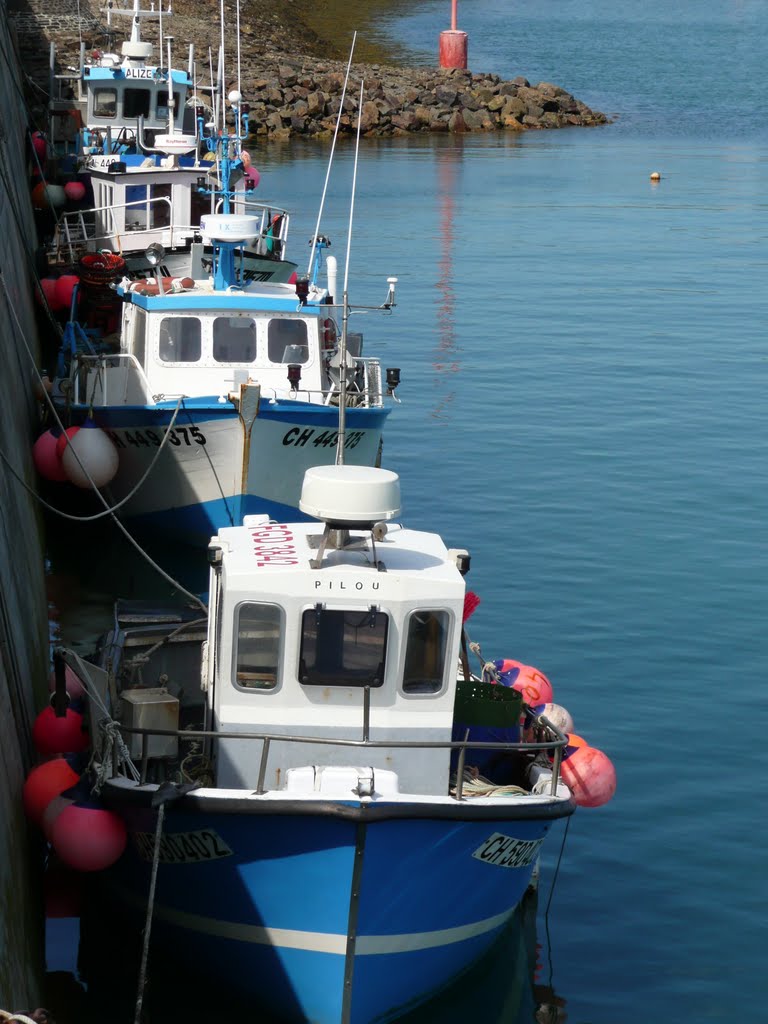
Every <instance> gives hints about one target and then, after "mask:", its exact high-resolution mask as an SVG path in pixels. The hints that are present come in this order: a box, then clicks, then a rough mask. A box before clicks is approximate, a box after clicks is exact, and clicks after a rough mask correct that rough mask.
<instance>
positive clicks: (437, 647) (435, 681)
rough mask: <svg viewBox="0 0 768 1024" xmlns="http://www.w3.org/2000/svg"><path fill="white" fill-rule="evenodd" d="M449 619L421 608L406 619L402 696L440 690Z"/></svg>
mask: <svg viewBox="0 0 768 1024" xmlns="http://www.w3.org/2000/svg"><path fill="white" fill-rule="evenodd" d="M449 625H450V618H449V615H448V612H444V611H443V612H441V611H430V610H427V609H423V608H420V609H419V610H418V611H415V612H411V614H410V615H409V616H408V625H407V634H406V641H405V668H404V669H403V693H437V692H438V691H439V690H441V689H442V688H443V679H444V676H445V659H446V651H447V648H448V632H449Z"/></svg>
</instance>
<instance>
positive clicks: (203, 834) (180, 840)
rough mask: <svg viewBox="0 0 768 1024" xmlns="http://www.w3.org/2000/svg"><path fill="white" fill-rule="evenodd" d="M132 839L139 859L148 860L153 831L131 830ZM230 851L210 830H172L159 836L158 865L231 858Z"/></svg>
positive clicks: (195, 862)
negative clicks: (132, 831)
mask: <svg viewBox="0 0 768 1024" xmlns="http://www.w3.org/2000/svg"><path fill="white" fill-rule="evenodd" d="M133 841H134V844H135V845H136V849H137V850H138V853H139V856H140V857H141V858H142V860H148V861H151V860H152V857H153V856H154V852H155V835H154V833H153V832H134V833H133ZM231 856H232V851H231V850H230V848H229V847H228V846H227V844H226V843H225V842H224V840H223V839H222V838H221V836H220V835H218V833H216V832H214V831H213V830H212V829H209V828H208V829H201V830H200V831H198V832H171V833H167V834H166V835H164V836H162V837H161V839H160V863H161V864H197V863H199V862H200V861H204V860H219V859H220V858H222V857H231Z"/></svg>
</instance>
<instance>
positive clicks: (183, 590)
mask: <svg viewBox="0 0 768 1024" xmlns="http://www.w3.org/2000/svg"><path fill="white" fill-rule="evenodd" d="M0 283H2V286H3V292H4V294H5V299H6V305H7V306H8V308H9V310H10V311H11V315H12V316H13V319H14V321H15V322H16V327H17V328H18V332H19V337H20V338H21V341H22V343H23V345H24V348H25V349H26V352H27V355H28V356H29V359H30V362H31V363H32V366H33V368H34V371H35V374H36V376H37V378H38V381H39V382H40V384H41V385H42V377H41V376H40V374H39V373H38V371H37V366H36V365H35V359H34V355H33V354H32V351H31V349H30V347H29V344H28V342H27V338H26V335H25V334H24V328H23V327H22V325H21V322H20V321H19V318H18V316H17V315H16V310H15V309H14V308H13V305H12V303H11V301H10V296H9V295H8V289H7V286H6V284H5V277H4V275H3V273H2V271H1V270H0ZM43 398H44V400H45V402H46V403H47V404H48V408H49V410H50V412H51V413H52V415H53V418H54V420H55V421H56V424H57V425H58V427H59V428H60V430H61V431H62V433H63V432H64V424H63V423H62V422H61V418H60V417H59V413H58V410H57V409H56V406H55V405H54V404H53V401H52V399H51V396H50V395H49V394H48V392H47V391H46V389H45V388H44V387H43ZM177 411H178V410H177ZM167 437H168V434H166V437H165V438H163V441H165V440H166V438H167ZM158 451H159V449H158ZM72 453H73V455H74V456H75V459H76V460H77V463H78V465H79V466H80V468H81V469H82V471H83V473H84V474H85V476H86V478H87V479H88V481H89V483H90V484H91V487H92V488H93V492H94V494H95V495H96V496H97V497H98V499H99V501H101V503H102V504H103V505H104V508H105V510H106V512H107V513H108V514H109V515H111V517H112V521H113V522H114V523H115V525H116V526H117V528H118V529H119V530H120V532H121V533H122V534H123V536H124V537H125V539H126V540H127V541H128V543H129V544H131V545H132V547H133V548H134V550H135V551H137V552H138V554H139V555H141V557H142V558H143V559H145V561H146V562H147V563H148V564H149V565H150V566H151V567H152V568H153V569H154V570H155V571H156V572H157V573H159V574H160V576H162V577H163V579H164V580H165V581H166V582H167V583H170V584H171V586H172V587H174V588H175V589H176V590H178V591H179V592H180V593H182V594H184V595H185V596H186V597H188V598H189V599H190V600H191V601H192V602H193V603H194V604H196V605H198V607H200V608H201V609H202V610H203V611H204V612H205V613H206V615H207V614H208V606H207V605H206V604H205V602H204V601H202V600H201V599H200V598H199V597H198V596H197V594H193V593H191V591H189V590H187V589H186V588H185V587H183V586H182V585H181V584H180V583H179V582H178V580H175V579H174V578H173V577H172V576H170V575H169V574H168V573H167V572H166V571H165V569H163V568H162V567H161V566H160V565H158V564H157V562H155V560H154V559H153V558H152V557H151V556H150V555H149V553H148V552H146V551H145V550H144V548H142V547H141V545H140V544H139V543H138V541H137V540H135V539H134V537H133V535H132V534H131V533H129V531H128V530H127V529H126V527H125V526H124V525H123V523H121V522H120V520H119V519H118V518H117V516H116V515H115V514H114V513H113V512H112V510H111V509H110V507H109V503H108V502H107V500H106V498H105V497H104V495H103V494H102V493H101V491H100V490H99V489H98V487H97V486H96V484H95V483H94V481H93V479H92V477H91V475H90V473H89V472H88V470H87V469H86V468H85V466H83V464H82V462H81V461H80V459H79V457H78V455H77V452H76V451H75V450H74V448H73V449H72ZM3 459H4V461H5V457H4V456H3ZM6 464H7V463H6ZM15 475H16V474H15V473H14V476H15Z"/></svg>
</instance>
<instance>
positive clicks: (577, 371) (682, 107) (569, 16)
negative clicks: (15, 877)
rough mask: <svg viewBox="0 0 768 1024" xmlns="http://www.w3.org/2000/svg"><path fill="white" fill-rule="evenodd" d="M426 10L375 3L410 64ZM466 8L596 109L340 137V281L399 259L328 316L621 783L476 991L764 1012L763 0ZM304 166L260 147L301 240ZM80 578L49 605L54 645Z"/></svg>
mask: <svg viewBox="0 0 768 1024" xmlns="http://www.w3.org/2000/svg"><path fill="white" fill-rule="evenodd" d="M449 19H450V4H448V3H447V2H446V0H440V2H437V0H433V2H423V3H421V4H419V5H418V11H416V13H414V14H413V15H412V16H409V17H407V18H402V17H398V18H396V19H392V20H391V21H384V22H382V23H381V24H380V28H381V29H382V31H388V32H390V33H392V34H393V35H394V36H395V37H396V38H397V39H398V40H399V41H401V42H405V43H407V44H408V45H410V46H411V47H413V49H414V53H415V56H414V60H415V61H416V62H418V61H419V60H421V61H424V60H428V61H430V62H434V59H435V54H436V52H437V38H438V34H439V32H440V31H441V30H442V29H443V28H447V27H449ZM459 27H460V28H463V29H465V30H466V31H467V32H468V33H469V54H470V66H471V67H472V69H474V70H477V71H484V72H485V71H492V72H496V73H498V74H500V75H502V76H504V77H514V76H515V75H518V74H522V75H525V76H526V77H527V78H528V79H529V80H530V81H531V82H533V83H535V82H537V81H539V80H547V81H553V82H555V83H557V84H559V85H562V86H564V87H565V88H566V89H568V90H569V91H571V92H573V93H574V94H575V95H576V96H578V97H579V98H580V99H583V100H584V101H586V102H587V103H589V104H590V105H592V106H595V107H597V108H599V109H602V110H604V111H605V112H606V113H608V114H609V115H610V116H611V117H613V118H614V123H613V124H611V125H609V126H606V127H601V128H593V129H567V130H560V131H548V132H527V133H525V134H523V135H522V136H521V135H519V134H507V133H500V134H493V135H466V136H458V137H447V136H431V137H422V136H414V137H409V138H405V139H395V140H363V143H362V146H361V156H360V166H359V169H358V181H357V184H358V190H357V197H356V204H355V211H356V212H355V221H354V228H353V236H352V242H351V262H350V270H349V281H350V299H351V301H352V303H353V305H354V304H356V303H357V304H360V305H370V304H373V303H375V302H379V301H382V300H383V299H384V297H385V293H386V285H385V279H386V277H387V276H389V275H391V274H396V275H397V276H398V278H399V284H398V307H397V310H396V311H395V313H394V315H393V316H391V317H385V316H381V315H378V314H362V313H361V314H360V315H359V317H358V318H356V319H354V320H353V323H352V327H353V329H358V330H359V329H362V330H363V331H364V332H365V335H366V350H367V352H368V353H369V354H374V353H377V354H379V355H380V356H381V359H382V362H383V364H384V365H388V366H389V365H397V366H400V367H401V368H402V374H403V384H402V386H401V388H400V397H401V399H402V404H401V405H399V406H398V407H397V409H396V410H395V411H394V412H393V413H392V415H391V416H390V419H389V422H388V431H387V434H386V439H385V447H384V463H385V465H387V466H388V467H390V468H393V469H396V470H397V471H398V472H399V473H400V475H401V478H402V486H403V496H404V519H405V521H407V522H408V523H409V524H411V525H413V526H418V527H422V528H435V529H438V530H439V531H440V532H442V533H443V534H444V536H445V537H446V539H447V541H448V542H449V544H451V545H453V546H464V547H467V548H469V549H470V551H471V553H472V556H473V560H472V571H471V574H470V577H469V582H470V586H471V588H472V589H473V590H474V591H476V593H477V594H478V595H479V596H480V598H481V603H480V606H479V608H478V610H477V611H476V612H475V614H474V615H473V617H472V618H471V620H470V622H469V632H470V636H471V638H472V639H473V640H476V641H478V642H479V643H480V644H481V646H482V651H483V654H484V656H485V657H487V658H491V657H514V658H518V659H520V660H523V661H527V662H529V663H532V664H535V665H537V666H538V667H539V668H541V669H542V670H543V671H544V672H546V673H547V675H548V676H549V677H550V679H551V680H552V682H553V684H554V688H555V698H556V700H558V701H559V702H560V703H562V704H564V705H565V706H566V707H568V708H569V709H570V711H571V712H572V714H573V716H574V718H575V722H576V729H577V731H578V732H579V733H580V734H582V735H583V736H585V737H586V738H587V739H588V740H589V741H590V742H591V743H592V744H593V745H595V746H598V747H600V748H601V749H603V750H605V751H606V752H607V753H608V754H609V755H610V757H611V758H612V760H613V761H614V763H615V765H616V769H617V774H618V789H617V792H616V796H615V798H614V800H613V801H612V802H611V803H610V804H608V805H607V806H605V807H603V808H600V809H596V810H588V809H584V810H581V811H579V812H577V814H576V816H575V817H574V819H573V820H572V822H571V824H570V826H569V828H568V831H567V835H564V829H562V828H561V829H560V831H559V833H558V834H556V835H555V836H553V837H552V839H551V841H550V845H549V847H548V848H547V850H546V852H545V856H544V859H543V864H542V880H541V892H540V896H539V908H538V909H539V914H538V920H537V923H536V930H537V935H538V943H539V945H540V946H541V950H540V952H539V967H538V969H537V973H536V985H537V989H536V990H535V991H534V992H533V994H531V990H530V985H528V989H527V991H526V993H525V995H524V996H523V995H520V991H519V989H520V980H519V977H518V976H517V975H515V973H514V970H513V967H512V962H513V961H510V966H509V981H508V983H505V981H504V972H503V970H502V971H501V982H499V978H498V977H494V979H493V981H492V982H491V981H487V980H482V979H481V980H475V981H472V982H470V983H471V984H475V985H477V986H478V989H479V988H480V987H482V988H484V987H485V986H486V984H488V985H490V984H491V983H493V984H494V985H496V986H498V985H500V986H501V989H502V993H501V995H502V998H501V999H500V1002H499V1006H500V1007H501V1009H500V1010H499V1012H498V1015H497V1017H496V1019H498V1020H499V1021H502V1020H503V1021H504V1022H505V1024H520V1022H522V1021H530V1020H532V1019H534V1017H533V1014H534V1013H537V1014H538V1016H537V1017H536V1018H535V1019H538V1020H560V1021H565V1020H567V1021H569V1022H570V1024H616V1022H621V1024H646V1022H648V1021H650V1020H655V1021H659V1022H663V1024H672V1022H675V1024H678V1022H691V1024H692V1022H694V1021H695V1022H697V1024H698V1022H701V1021H712V1022H717V1021H724V1022H731V1021H736V1020H740V1019H742V1018H746V1019H749V1020H756V1021H759V1020H762V1019H764V1018H765V1017H766V1015H768V1005H767V1004H768V984H767V983H766V974H765V966H764V965H765V952H764V945H763V943H764V934H765V919H766V913H768V884H767V883H766V873H765V854H764V848H763V837H764V835H765V825H764V824H763V819H764V810H763V807H762V799H763V797H764V794H765V788H766V786H765V781H764V776H763V774H762V772H763V770H764V766H765V752H764V733H765V729H764V722H765V721H766V715H765V711H766V703H767V702H766V695H765V675H766V670H767V669H768V658H767V656H766V655H767V653H768V652H767V647H768V645H767V644H766V636H765V620H766V611H767V610H768V609H767V605H768V600H767V599H768V544H766V541H765V538H764V535H765V523H766V512H767V511H768V507H767V506H768V499H767V495H768V486H767V485H768V468H767V462H766V458H767V456H768V451H767V450H766V448H767V445H766V431H765V399H764V391H765V377H766V372H767V370H768V361H767V359H766V330H765V322H766V312H767V311H768V310H767V307H768V288H767V287H766V269H767V268H768V202H767V201H766V194H767V186H768V124H767V123H766V108H765V101H764V94H765V75H764V66H765V64H764V61H765V53H766V35H767V34H768V10H766V8H765V5H764V4H762V3H759V2H756V0H712V2H710V3H709V4H707V5H704V4H700V3H695V2H694V0H680V2H678V3H676V4H673V5H670V4H662V3H658V2H650V3H647V4H645V5H635V4H629V3H627V2H624V0H614V2H611V3H608V2H607V0H579V2H577V0H540V2H539V3H537V4H536V5H535V6H533V7H532V6H528V7H520V6H519V5H513V4H510V3H508V2H502V0H472V2H470V0H461V2H460V3H459ZM353 157H354V153H353V147H352V145H350V144H347V143H345V144H344V145H341V146H340V148H339V151H338V153H337V157H336V161H335V171H334V173H333V175H332V178H331V194H330V197H329V210H328V218H327V220H326V222H325V226H324V228H325V232H326V233H327V234H329V235H330V236H331V238H332V240H333V242H334V247H333V249H332V251H333V252H335V254H336V255H337V256H338V257H340V258H343V256H344V252H345V249H346V232H347V218H348V198H349V189H350V182H351V178H352V167H353ZM326 159H327V150H326V149H321V148H320V147H318V146H316V145H301V144H295V145H294V144H292V145H290V146H269V147H265V148H264V149H263V150H262V151H261V152H260V153H259V154H258V166H259V169H260V171H261V175H262V183H261V185H260V192H261V193H262V194H263V196H264V197H265V198H269V199H274V200H275V201H280V200H284V201H286V202H288V201H290V204H291V205H292V207H293V209H294V217H293V220H292V225H291V232H292V237H293V243H294V249H293V252H294V255H295V254H297V253H298V254H299V256H300V255H301V251H302V248H301V247H302V246H303V244H304V239H305V238H306V239H308V238H309V237H310V236H311V234H312V231H313V228H314V221H315V217H316V214H317V203H318V200H319V195H320V191H321V187H322V182H323V178H324V175H325V166H326ZM652 171H658V172H659V173H660V174H661V180H660V182H659V183H658V184H652V183H651V181H650V180H649V176H650V173H651V172H652ZM342 262H343V259H342ZM176 568H179V571H182V570H181V568H180V567H178V566H177V567H176ZM121 578H122V579H127V578H128V577H126V576H125V575H123V576H122V577H121ZM81 579H82V581H83V582H82V590H81V598H82V603H84V604H85V605H86V606H87V610H88V613H89V614H88V616H87V620H88V622H89V623H90V622H92V621H93V620H94V619H96V618H98V616H99V615H101V614H102V612H103V613H104V615H105V616H107V617H108V611H107V609H108V598H109V597H110V589H111V583H110V581H107V582H105V583H104V585H103V587H100V588H98V589H97V587H96V584H95V583H94V577H92V576H91V577H87V576H84V575H83V576H82V577H81ZM143 579H144V572H143V570H140V569H137V570H136V571H135V575H134V576H131V577H130V587H131V588H132V589H133V596H136V593H137V591H138V592H140V591H141V588H142V580H143ZM55 581H56V575H55V573H54V575H53V577H52V582H54V584H55ZM129 596H130V595H129ZM82 603H75V602H73V601H72V600H71V596H70V598H69V599H64V600H62V601H61V602H60V607H59V608H58V612H57V614H58V615H59V621H60V625H59V626H57V632H58V631H59V630H60V633H61V635H62V636H63V637H64V638H65V639H67V638H68V636H71V635H75V637H76V639H80V634H79V632H78V631H83V630H84V629H85V627H84V626H83V622H84V619H83V615H82ZM94 613H95V614H94ZM563 839H565V845H564V849H563V852H562V860H561V862H560V865H559V870H558V871H557V873H556V864H557V861H558V857H559V854H560V843H561V842H562V841H563ZM553 886H554V891H552V890H553ZM457 898H460V885H459V886H457ZM547 904H549V910H548V913H547V914H546V917H545V915H544V910H545V908H546V907H547ZM502 966H503V965H502ZM497 974H498V970H497ZM505 984H506V985H507V988H506V989H505ZM548 989H549V990H553V991H554V995H552V992H551V991H550V993H549V995H547V990H548ZM505 994H506V998H504V996H505ZM476 995H478V997H479V991H478V992H477V993H476ZM518 996H519V998H518ZM471 1005H474V1003H471ZM537 1006H538V1009H536V1007H537ZM548 1007H549V1008H548ZM551 1007H555V1008H554V1009H550V1008H551ZM443 1012H444V1008H443V1010H439V1009H438V1010H435V1009H433V1010H430V1009H425V1010H424V1011H423V1012H422V1013H421V1015H420V1019H421V1020H423V1021H431V1020H433V1019H434V1020H437V1019H438V1018H440V1019H442V1015H443ZM473 1015H474V1014H470V1016H473ZM486 1016H490V1013H489V1014H487V1015H486Z"/></svg>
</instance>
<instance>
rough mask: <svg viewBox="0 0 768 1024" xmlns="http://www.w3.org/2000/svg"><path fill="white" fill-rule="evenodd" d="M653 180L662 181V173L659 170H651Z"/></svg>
mask: <svg viewBox="0 0 768 1024" xmlns="http://www.w3.org/2000/svg"><path fill="white" fill-rule="evenodd" d="M651 181H661V175H660V174H659V172H658V171H652V172H651Z"/></svg>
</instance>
